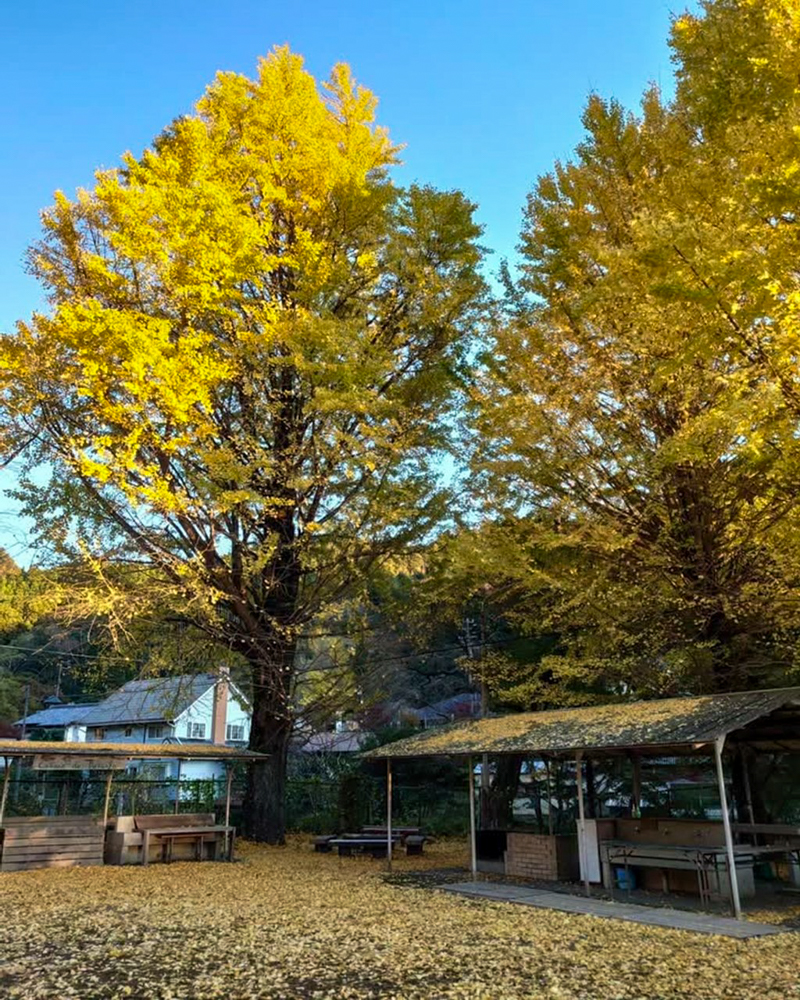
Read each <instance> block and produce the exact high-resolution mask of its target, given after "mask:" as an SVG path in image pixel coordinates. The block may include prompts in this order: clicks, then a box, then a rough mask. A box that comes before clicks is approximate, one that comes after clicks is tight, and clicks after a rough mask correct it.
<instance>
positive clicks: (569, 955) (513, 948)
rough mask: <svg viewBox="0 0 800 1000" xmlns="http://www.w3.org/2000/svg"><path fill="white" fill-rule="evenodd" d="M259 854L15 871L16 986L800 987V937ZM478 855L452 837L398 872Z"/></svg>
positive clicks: (2, 931)
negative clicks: (501, 898)
mask: <svg viewBox="0 0 800 1000" xmlns="http://www.w3.org/2000/svg"><path fill="white" fill-rule="evenodd" d="M242 855H243V858H244V860H243V861H241V862H240V863H238V864H236V865H232V866H231V865H225V864H214V863H208V864H192V863H180V864H177V863H176V864H173V865H168V866H161V865H153V866H151V867H148V868H145V869H142V868H139V867H128V868H83V869H66V870H64V869H61V870H53V869H50V870H45V871H38V872H21V873H16V874H5V875H3V876H2V877H0V996H1V997H3V998H4V1000H5V998H8V1000H12V998H24V1000H40V998H42V1000H43V998H47V1000H51V998H53V1000H55V998H58V1000H62V998H63V1000H66V998H69V997H79V998H81V1000H96V998H116V997H135V998H141V1000H166V998H176V1000H177V998H184V1000H206V998H209V1000H210V998H222V1000H244V998H256V997H263V998H270V1000H272V998H281V997H283V998H298V1000H299V998H329V997H342V998H348V997H349V998H366V997H381V998H396V1000H400V998H425V1000H435V998H465V997H469V998H475V1000H477V998H482V1000H490V998H491V1000H515V998H523V997H524V998H561V1000H578V998H580V1000H612V998H625V1000H656V998H657V1000H673V998H678V997H680V998H684V997H686V998H688V997H691V998H692V1000H710V998H714V1000H718V998H730V1000H747V998H752V1000H756V998H757V1000H789V998H792V997H800V985H798V984H799V982H800V934H795V933H790V934H782V935H776V936H774V937H768V938H763V939H755V940H751V941H746V942H739V941H733V940H730V939H725V938H715V937H707V936H699V935H693V934H688V933H685V932H682V931H666V930H661V929H658V928H648V927H638V926H635V925H631V924H624V923H621V922H620V923H618V922H616V921H604V920H598V919H595V918H590V917H576V916H573V915H568V914H563V913H555V912H551V911H543V910H534V909H529V908H527V907H520V906H513V905H511V904H506V903H485V902H474V901H470V900H466V899H458V898H453V897H450V896H446V895H444V894H443V893H440V892H437V891H433V890H427V889H421V888H413V887H408V886H404V885H398V884H387V883H386V882H385V881H384V878H383V874H384V867H385V863H384V862H376V861H373V860H371V859H364V860H351V859H339V858H338V857H336V856H334V855H317V854H313V853H312V852H311V849H310V847H308V845H307V844H304V843H299V842H298V843H295V844H292V845H291V846H289V847H287V848H285V849H272V850H270V849H266V848H257V847H248V846H245V847H244V849H243V852H242ZM463 861H464V855H463V850H462V849H457V848H453V847H448V846H447V845H434V846H433V847H432V848H431V849H430V852H429V853H428V854H427V855H426V857H425V858H423V859H420V858H411V859H406V858H402V859H401V860H400V861H399V862H397V863H396V867H397V868H400V869H403V868H406V869H410V868H412V867H413V868H418V867H420V864H422V865H424V866H427V867H440V866H443V865H450V864H461V863H463ZM759 916H760V917H763V916H764V914H760V915H759ZM785 916H786V914H784V915H783V917H785Z"/></svg>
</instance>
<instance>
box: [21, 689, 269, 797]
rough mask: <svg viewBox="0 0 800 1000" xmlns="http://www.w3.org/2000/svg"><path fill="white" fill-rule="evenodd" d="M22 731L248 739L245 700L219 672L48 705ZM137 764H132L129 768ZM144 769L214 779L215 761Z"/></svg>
mask: <svg viewBox="0 0 800 1000" xmlns="http://www.w3.org/2000/svg"><path fill="white" fill-rule="evenodd" d="M23 722H24V724H25V728H26V729H27V730H28V731H38V732H43V731H45V730H50V731H52V730H53V729H54V728H59V727H60V728H61V729H63V738H64V739H65V740H71V741H78V742H83V741H86V742H89V743H91V742H103V743H185V744H187V745H190V746H198V745H202V744H203V743H208V744H217V745H219V744H227V745H230V746H246V745H247V743H248V741H249V739H250V709H249V706H248V703H247V699H246V698H245V697H244V695H243V694H242V692H241V691H240V690H239V688H238V687H237V686H236V685H235V684H234V683H233V682H232V681H231V680H230V677H229V675H228V673H227V671H220V673H219V674H217V675H214V674H190V675H186V676H180V677H147V678H143V679H141V680H135V681H128V683H127V684H123V686H122V687H121V688H120V689H119V690H118V691H114V693H113V694H110V695H109V696H108V697H107V698H105V699H104V700H103V701H101V702H99V703H98V704H95V705H57V706H53V705H51V706H50V707H49V708H46V709H43V710H42V711H41V712H35V713H34V714H33V715H30V716H28V717H27V718H26V719H25V720H22V719H20V720H19V722H18V723H17V725H18V726H21V725H23ZM138 766H141V765H140V762H136V761H135V760H134V761H132V764H131V767H132V768H135V767H138ZM147 766H148V769H149V770H150V772H151V773H154V775H155V776H157V777H163V778H165V779H168V778H175V777H177V776H178V768H179V767H180V776H181V778H182V779H185V780H193V779H198V778H204V779H207V778H220V777H222V776H223V775H224V773H225V765H224V764H223V763H222V762H220V761H204V760H184V761H182V762H181V763H180V764H179V763H178V761H176V760H164V761H152V762H151V761H148V762H147Z"/></svg>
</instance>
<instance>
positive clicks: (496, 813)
mask: <svg viewBox="0 0 800 1000" xmlns="http://www.w3.org/2000/svg"><path fill="white" fill-rule="evenodd" d="M522 760H523V758H522V756H521V755H519V754H503V755H501V756H499V757H498V758H497V761H496V764H495V772H494V780H493V782H492V785H491V788H489V789H487V791H486V793H485V794H484V795H483V796H482V797H481V826H482V827H483V829H485V830H487V829H488V830H503V829H505V828H507V827H508V826H510V825H511V821H512V819H513V806H514V799H515V798H516V795H517V791H518V789H519V775H520V771H521V769H522Z"/></svg>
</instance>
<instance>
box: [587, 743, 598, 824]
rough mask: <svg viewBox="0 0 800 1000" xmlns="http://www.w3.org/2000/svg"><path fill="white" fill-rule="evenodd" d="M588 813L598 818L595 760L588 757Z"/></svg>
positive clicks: (593, 817) (592, 817)
mask: <svg viewBox="0 0 800 1000" xmlns="http://www.w3.org/2000/svg"><path fill="white" fill-rule="evenodd" d="M586 815H587V816H588V817H589V819H596V818H597V787H596V783H595V780H594V761H593V760H592V759H591V758H590V757H587V758H586Z"/></svg>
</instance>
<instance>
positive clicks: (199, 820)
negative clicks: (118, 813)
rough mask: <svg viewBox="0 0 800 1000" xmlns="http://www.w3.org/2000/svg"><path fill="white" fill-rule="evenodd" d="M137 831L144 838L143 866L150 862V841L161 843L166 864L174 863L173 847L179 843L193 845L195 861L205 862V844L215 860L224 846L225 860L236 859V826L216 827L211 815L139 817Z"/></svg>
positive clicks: (162, 856) (217, 825) (162, 858)
mask: <svg viewBox="0 0 800 1000" xmlns="http://www.w3.org/2000/svg"><path fill="white" fill-rule="evenodd" d="M209 821H210V822H209ZM136 829H137V831H139V832H140V833H141V835H142V854H141V863H142V864H143V865H146V864H148V863H149V854H150V841H151V840H152V839H156V840H159V841H160V842H161V860H162V861H165V862H168V861H171V860H172V846H173V844H174V842H175V841H176V840H180V841H189V842H190V843H193V845H194V856H195V860H196V861H200V860H202V857H203V848H204V845H206V844H210V845H211V849H212V851H213V859H214V860H215V861H216V860H218V858H219V854H220V847H221V846H222V845H225V849H224V854H225V858H226V860H227V861H232V860H233V848H234V843H235V840H236V827H234V826H227V825H225V824H215V823H214V822H213V816H212V815H211V814H204V813H191V814H185V815H184V816H181V815H180V814H178V815H174V816H169V815H157V816H137V817H136Z"/></svg>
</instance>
